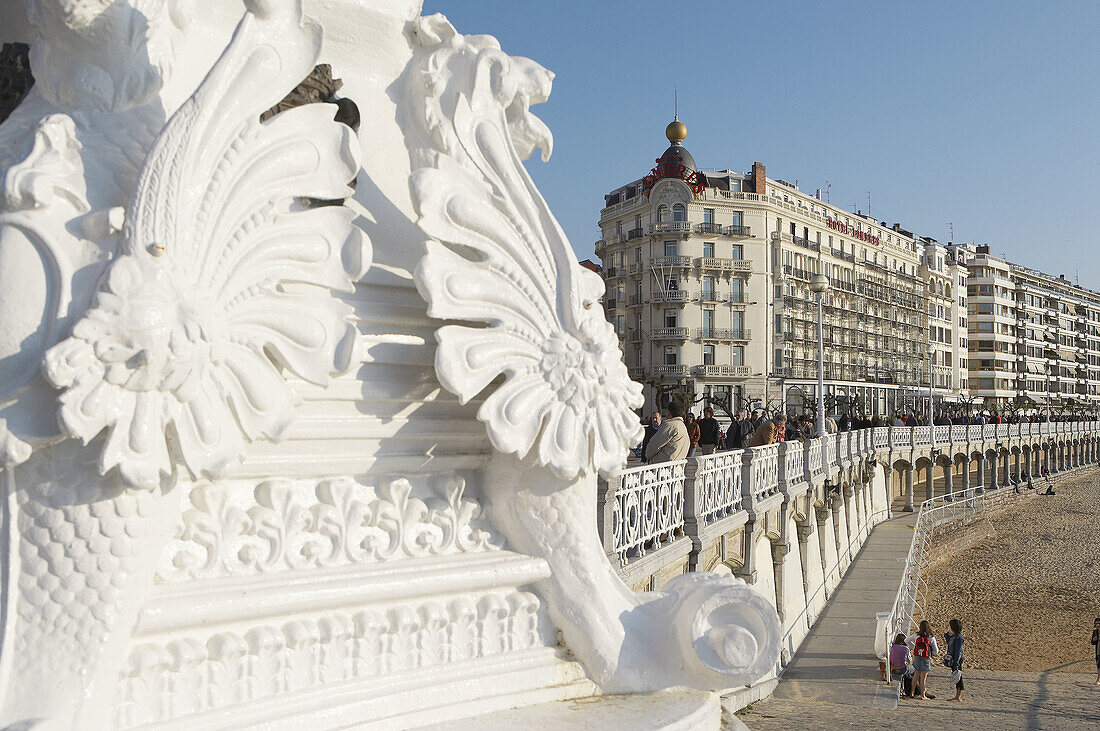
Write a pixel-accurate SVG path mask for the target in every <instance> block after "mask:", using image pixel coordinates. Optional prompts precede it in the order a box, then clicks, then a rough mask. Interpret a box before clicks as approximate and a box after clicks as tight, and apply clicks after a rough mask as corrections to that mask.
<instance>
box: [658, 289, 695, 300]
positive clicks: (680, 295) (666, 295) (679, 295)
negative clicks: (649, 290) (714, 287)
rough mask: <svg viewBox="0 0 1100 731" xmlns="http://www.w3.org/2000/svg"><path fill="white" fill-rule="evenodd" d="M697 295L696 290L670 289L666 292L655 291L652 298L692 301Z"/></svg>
mask: <svg viewBox="0 0 1100 731" xmlns="http://www.w3.org/2000/svg"><path fill="white" fill-rule="evenodd" d="M695 297H696V295H695V293H694V292H689V291H687V290H686V289H669V290H666V291H664V292H654V293H653V295H652V300H653V301H654V302H691V301H693V300H694V299H695Z"/></svg>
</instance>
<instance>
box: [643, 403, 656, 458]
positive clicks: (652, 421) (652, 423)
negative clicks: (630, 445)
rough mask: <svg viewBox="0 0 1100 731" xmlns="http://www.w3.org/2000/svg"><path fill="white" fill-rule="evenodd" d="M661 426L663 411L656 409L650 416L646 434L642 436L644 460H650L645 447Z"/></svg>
mask: <svg viewBox="0 0 1100 731" xmlns="http://www.w3.org/2000/svg"><path fill="white" fill-rule="evenodd" d="M660 428H661V412H660V411H654V412H653V415H652V416H651V417H649V423H648V424H646V427H645V436H644V437H642V461H643V462H648V461H649V460H648V459H646V456H645V449H646V447H648V446H649V440H650V439H652V438H653V435H654V434H656V433H657V430H658V429H660Z"/></svg>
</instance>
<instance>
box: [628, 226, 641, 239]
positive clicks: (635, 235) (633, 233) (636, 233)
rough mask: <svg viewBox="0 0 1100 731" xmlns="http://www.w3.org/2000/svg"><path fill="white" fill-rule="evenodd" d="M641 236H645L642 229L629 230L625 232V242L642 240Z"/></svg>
mask: <svg viewBox="0 0 1100 731" xmlns="http://www.w3.org/2000/svg"><path fill="white" fill-rule="evenodd" d="M642 236H645V229H643V228H641V227H638V228H632V229H630V230H629V231H627V232H626V240H627V241H633V240H634V239H640V238H642Z"/></svg>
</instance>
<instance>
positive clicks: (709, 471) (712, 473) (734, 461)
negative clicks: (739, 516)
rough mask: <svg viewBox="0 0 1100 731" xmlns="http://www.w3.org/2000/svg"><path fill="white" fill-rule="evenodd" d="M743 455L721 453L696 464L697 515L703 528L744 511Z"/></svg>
mask: <svg viewBox="0 0 1100 731" xmlns="http://www.w3.org/2000/svg"><path fill="white" fill-rule="evenodd" d="M742 454H743V452H742V451H740V450H738V451H733V452H719V453H718V454H712V455H708V456H706V457H700V458H698V459H697V460H694V465H693V466H694V468H695V471H694V475H693V478H694V479H693V483H694V485H695V486H696V493H695V495H694V498H695V500H694V507H695V514H696V515H698V517H699V521H700V526H699V527H700V528H702V527H705V526H708V525H712V524H714V523H716V522H718V521H719V520H721V519H722V518H726V517H729V516H731V515H734V514H736V513H738V512H739V511H741V510H743V509H744V508H743V503H744V501H743V499H742V493H741V474H742V473H741V455H742Z"/></svg>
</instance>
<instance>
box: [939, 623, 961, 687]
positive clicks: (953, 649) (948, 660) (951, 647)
mask: <svg viewBox="0 0 1100 731" xmlns="http://www.w3.org/2000/svg"><path fill="white" fill-rule="evenodd" d="M947 624H948V626H949V627H951V629H950V630H949V631H947V632H945V633H944V635H943V639H944V641H945V643H946V644H947V657H945V658H944V660H943V664H944V665H946V666H947V667H949V668H951V682H953V683H954V684H955V697H954V698H952V699H951V700H953V701H961V700H962V693H963V674H962V663H963V636H962V631H963V626H962V622H960V621H959V620H957V619H952V620H951V621H950V622H948V623H947Z"/></svg>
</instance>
